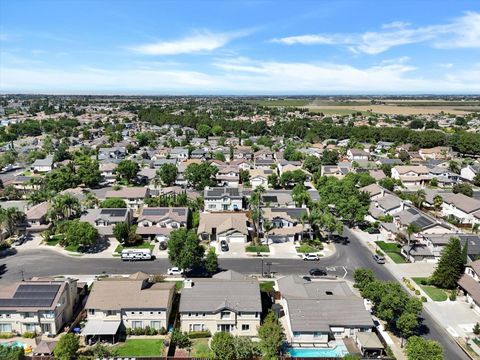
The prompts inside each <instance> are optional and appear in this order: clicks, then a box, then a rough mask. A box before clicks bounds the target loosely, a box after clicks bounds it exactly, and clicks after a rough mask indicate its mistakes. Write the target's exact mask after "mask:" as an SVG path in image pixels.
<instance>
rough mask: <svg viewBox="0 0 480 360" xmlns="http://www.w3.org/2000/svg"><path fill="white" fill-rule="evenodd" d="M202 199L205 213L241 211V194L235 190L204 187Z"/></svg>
mask: <svg viewBox="0 0 480 360" xmlns="http://www.w3.org/2000/svg"><path fill="white" fill-rule="evenodd" d="M203 198H204V204H205V205H204V206H205V210H206V211H238V210H242V209H243V194H242V192H241V191H240V190H239V189H237V188H229V187H213V188H210V187H206V188H205V190H204V194H203Z"/></svg>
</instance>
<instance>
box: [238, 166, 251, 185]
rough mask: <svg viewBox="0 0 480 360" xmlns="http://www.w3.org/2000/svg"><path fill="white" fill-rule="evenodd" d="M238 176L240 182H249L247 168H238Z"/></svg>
mask: <svg viewBox="0 0 480 360" xmlns="http://www.w3.org/2000/svg"><path fill="white" fill-rule="evenodd" d="M239 177H240V183H241V184H248V183H249V182H250V172H249V171H248V170H244V169H240V171H239Z"/></svg>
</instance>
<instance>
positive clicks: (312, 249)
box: [297, 244, 320, 254]
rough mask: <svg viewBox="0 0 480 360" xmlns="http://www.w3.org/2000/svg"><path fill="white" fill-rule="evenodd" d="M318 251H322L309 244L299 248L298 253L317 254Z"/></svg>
mask: <svg viewBox="0 0 480 360" xmlns="http://www.w3.org/2000/svg"><path fill="white" fill-rule="evenodd" d="M318 251H320V250H319V249H317V248H316V247H314V246H311V245H308V244H302V245H300V246H299V247H298V248H297V253H302V254H307V253H316V252H318Z"/></svg>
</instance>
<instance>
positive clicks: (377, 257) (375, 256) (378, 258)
mask: <svg viewBox="0 0 480 360" xmlns="http://www.w3.org/2000/svg"><path fill="white" fill-rule="evenodd" d="M373 260H375V261H376V263H377V264H385V258H384V257H383V256H380V255H378V254H373Z"/></svg>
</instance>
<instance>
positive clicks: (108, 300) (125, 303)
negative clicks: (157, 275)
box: [82, 273, 175, 343]
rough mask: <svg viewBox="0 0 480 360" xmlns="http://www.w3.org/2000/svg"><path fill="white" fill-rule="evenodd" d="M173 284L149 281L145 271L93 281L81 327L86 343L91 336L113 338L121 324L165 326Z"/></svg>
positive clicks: (131, 326) (156, 327)
mask: <svg viewBox="0 0 480 360" xmlns="http://www.w3.org/2000/svg"><path fill="white" fill-rule="evenodd" d="M174 293H175V284H174V283H171V282H163V283H155V284H152V283H150V282H149V281H148V275H146V274H143V273H137V274H132V275H131V276H130V277H128V278H106V279H102V280H98V281H95V282H94V283H93V285H92V289H91V291H90V295H89V296H88V300H87V303H86V304H85V310H86V312H87V323H86V325H85V327H84V328H83V329H82V335H83V336H85V340H86V343H89V341H90V339H95V340H98V339H102V340H103V339H104V340H108V341H110V340H112V342H115V341H116V340H117V339H118V335H119V333H120V330H121V329H122V328H127V329H128V328H130V329H137V328H142V329H145V328H146V327H150V328H154V329H156V330H160V329H162V328H163V329H168V321H169V318H170V312H171V309H172V302H173V296H174Z"/></svg>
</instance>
